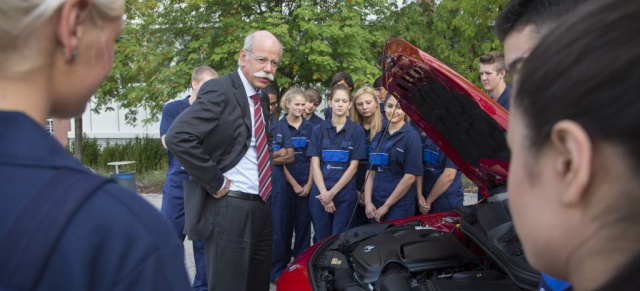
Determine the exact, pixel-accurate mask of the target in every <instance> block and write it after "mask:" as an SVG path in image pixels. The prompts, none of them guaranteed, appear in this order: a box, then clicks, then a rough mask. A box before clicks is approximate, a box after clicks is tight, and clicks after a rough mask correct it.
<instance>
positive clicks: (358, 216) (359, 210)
mask: <svg viewBox="0 0 640 291" xmlns="http://www.w3.org/2000/svg"><path fill="white" fill-rule="evenodd" d="M380 104H381V105H382V106H381V107H380V108H381V109H380V110H383V109H382V108H384V103H380ZM387 124H388V121H387V119H386V117H385V118H383V119H382V129H381V130H385V129H386V128H387ZM360 126H362V125H360ZM362 129H364V137H365V152H366V154H367V157H369V153H370V152H371V141H370V140H369V135H370V134H371V129H366V128H364V127H362ZM367 170H369V159H368V158H367V159H364V160H362V161H360V163H359V164H358V171H357V172H356V189H357V190H358V191H362V193H364V184H365V180H366V178H367ZM362 195H364V194H362ZM363 198H364V197H363ZM365 210H366V209H365V208H364V206H362V205H360V204H358V205H357V206H356V213H355V215H354V216H353V222H352V223H351V226H352V227H356V226H360V225H365V224H369V222H370V221H369V218H368V217H367V214H366V211H365Z"/></svg>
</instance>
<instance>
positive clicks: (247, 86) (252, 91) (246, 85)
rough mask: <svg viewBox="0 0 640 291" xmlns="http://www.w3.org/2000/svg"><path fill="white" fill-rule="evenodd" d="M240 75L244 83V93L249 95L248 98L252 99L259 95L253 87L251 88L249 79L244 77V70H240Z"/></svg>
mask: <svg viewBox="0 0 640 291" xmlns="http://www.w3.org/2000/svg"><path fill="white" fill-rule="evenodd" d="M238 75H240V81H242V86H243V87H244V91H245V92H246V93H247V98H250V97H251V96H253V95H255V94H258V92H257V91H256V89H255V88H253V86H251V83H249V80H247V78H245V77H244V73H242V70H241V69H240V68H238Z"/></svg>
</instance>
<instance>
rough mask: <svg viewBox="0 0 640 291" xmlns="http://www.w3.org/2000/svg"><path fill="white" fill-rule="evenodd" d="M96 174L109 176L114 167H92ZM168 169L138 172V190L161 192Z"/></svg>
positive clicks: (142, 192) (147, 192) (152, 192)
mask: <svg viewBox="0 0 640 291" xmlns="http://www.w3.org/2000/svg"><path fill="white" fill-rule="evenodd" d="M92 170H93V171H94V172H95V173H96V174H98V175H101V176H104V177H107V178H109V174H110V173H111V171H113V169H109V168H96V169H92ZM166 174H167V171H166V170H153V171H147V172H145V173H136V192H138V193H140V194H159V193H162V187H163V186H164V181H165V177H166Z"/></svg>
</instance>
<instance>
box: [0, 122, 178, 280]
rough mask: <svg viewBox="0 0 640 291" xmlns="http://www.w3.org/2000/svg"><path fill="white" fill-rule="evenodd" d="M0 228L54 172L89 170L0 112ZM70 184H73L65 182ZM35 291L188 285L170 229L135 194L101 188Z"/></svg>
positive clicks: (36, 130)
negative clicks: (60, 170)
mask: <svg viewBox="0 0 640 291" xmlns="http://www.w3.org/2000/svg"><path fill="white" fill-rule="evenodd" d="M0 124H2V130H1V131H0V200H1V201H2V202H1V203H0V233H4V232H5V231H6V230H7V229H8V228H9V227H10V226H9V221H12V218H13V217H15V216H16V214H17V212H18V210H20V209H21V206H22V205H23V204H25V203H26V202H27V201H28V200H29V199H30V198H31V197H32V196H33V195H34V194H35V193H36V191H38V190H39V189H40V188H41V187H42V186H43V184H44V183H45V182H46V181H47V180H49V179H50V178H51V177H52V176H53V175H54V174H55V172H56V170H57V169H63V168H64V169H71V170H74V171H78V172H86V171H88V170H87V169H86V168H85V167H84V166H83V165H82V164H81V163H80V162H78V161H77V160H75V159H74V158H73V157H71V156H70V155H69V153H68V152H67V151H66V150H65V149H64V148H63V147H62V146H60V144H59V143H58V142H57V141H56V140H55V139H54V138H52V137H51V135H50V134H48V133H47V132H45V131H44V129H43V128H42V126H41V125H39V124H37V123H36V122H34V121H33V120H32V119H31V118H29V117H27V116H26V115H24V114H22V113H17V112H5V111H0ZM69 186H72V185H69ZM38 280H39V281H40V283H39V287H38V288H37V290H190V289H191V287H190V286H189V281H188V278H187V272H186V270H185V266H184V250H183V246H182V242H180V241H179V240H178V239H177V237H176V235H175V231H174V230H173V229H172V228H171V226H170V225H169V224H168V223H167V222H166V221H165V220H164V219H163V218H162V216H160V213H159V212H158V211H157V210H156V209H154V208H153V206H151V205H150V204H149V203H147V202H146V201H144V199H142V198H141V197H140V196H139V195H137V194H136V193H133V192H131V191H129V190H126V189H124V188H122V187H120V186H117V185H115V184H109V185H107V186H104V187H102V188H100V189H99V190H98V192H96V193H95V194H94V195H93V196H92V197H91V198H90V199H89V200H88V201H87V202H86V203H85V204H84V205H83V206H82V207H81V208H80V209H79V211H78V212H77V213H76V215H75V216H74V217H73V218H72V219H71V220H70V223H69V224H68V226H67V228H66V230H65V232H64V233H63V234H62V236H61V237H60V240H59V241H58V243H57V246H56V247H55V249H54V250H53V253H52V255H51V258H50V259H49V261H48V265H47V267H46V270H45V271H44V273H43V276H42V277H41V278H38Z"/></svg>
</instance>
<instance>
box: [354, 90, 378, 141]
mask: <svg viewBox="0 0 640 291" xmlns="http://www.w3.org/2000/svg"><path fill="white" fill-rule="evenodd" d="M365 94H369V95H371V97H372V98H373V102H375V103H376V109H375V110H374V111H373V118H372V119H371V129H370V133H369V140H370V141H371V140H373V137H374V136H376V133H378V132H380V131H381V130H382V113H380V103H379V102H378V98H377V97H376V91H374V90H373V88H371V87H368V86H365V87H362V88H360V90H358V91H356V94H355V95H354V97H353V100H352V101H351V121H353V122H355V123H357V124H362V121H363V120H364V117H362V115H360V112H359V111H358V109H357V108H356V100H358V97H360V96H362V95H365Z"/></svg>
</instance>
